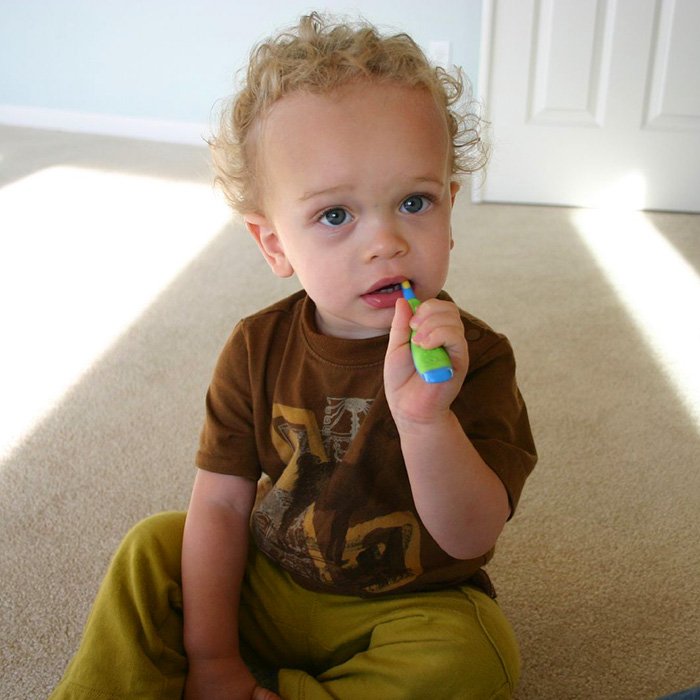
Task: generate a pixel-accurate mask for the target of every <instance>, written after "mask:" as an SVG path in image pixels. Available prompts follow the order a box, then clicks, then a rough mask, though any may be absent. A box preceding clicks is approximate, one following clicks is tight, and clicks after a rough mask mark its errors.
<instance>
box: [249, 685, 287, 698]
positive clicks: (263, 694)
mask: <svg viewBox="0 0 700 700" xmlns="http://www.w3.org/2000/svg"><path fill="white" fill-rule="evenodd" d="M251 700H282V699H281V698H280V696H279V695H277V693H273V692H272V691H271V690H268V689H267V688H263V687H262V686H259V685H258V686H256V687H255V690H254V691H253V697H252V698H251Z"/></svg>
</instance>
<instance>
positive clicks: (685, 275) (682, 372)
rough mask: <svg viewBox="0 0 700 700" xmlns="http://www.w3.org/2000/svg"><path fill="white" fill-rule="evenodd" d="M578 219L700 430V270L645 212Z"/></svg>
mask: <svg viewBox="0 0 700 700" xmlns="http://www.w3.org/2000/svg"><path fill="white" fill-rule="evenodd" d="M573 220H574V224H575V226H576V228H577V230H578V231H579V233H580V235H581V238H582V239H583V241H584V242H585V244H586V246H587V247H588V249H589V250H590V252H591V253H592V254H593V256H594V258H595V260H596V261H597V262H598V264H599V266H600V267H601V269H602V270H603V272H604V273H605V275H606V277H607V278H608V280H609V281H610V284H611V285H612V286H613V288H614V289H615V291H616V292H617V295H618V297H619V298H620V300H621V301H622V303H623V304H624V306H625V309H626V310H627V312H628V313H629V315H630V317H631V318H632V319H633V320H634V323H635V324H636V326H637V328H638V330H639V332H640V334H641V336H642V337H643V338H644V341H645V342H646V344H647V346H648V347H649V349H650V350H651V352H652V354H653V356H654V358H655V359H656V361H657V362H658V364H659V366H660V368H661V370H662V371H663V372H664V374H666V376H667V377H668V378H669V380H670V381H671V383H672V384H673V386H674V387H675V390H676V393H677V395H678V396H679V398H680V399H681V400H682V402H683V404H684V406H685V408H686V410H687V411H688V413H689V414H690V415H691V417H692V418H693V420H694V421H695V423H696V425H697V426H698V427H699V428H700V362H699V361H698V358H700V321H698V309H700V277H698V274H697V272H696V271H695V269H694V268H693V267H692V265H690V264H689V263H688V262H687V261H686V260H685V259H684V258H683V256H682V255H681V254H680V253H679V252H678V251H677V250H676V249H675V248H674V247H673V245H671V243H669V241H668V240H667V239H666V238H665V237H664V236H663V234H662V233H661V232H659V230H658V229H657V228H656V227H655V226H654V225H653V223H652V222H651V221H650V220H649V218H648V217H647V216H646V215H645V214H644V213H643V212H640V211H629V210H616V209H582V210H577V211H575V212H574V214H573ZM639 381H640V382H643V381H644V378H643V377H640V378H639Z"/></svg>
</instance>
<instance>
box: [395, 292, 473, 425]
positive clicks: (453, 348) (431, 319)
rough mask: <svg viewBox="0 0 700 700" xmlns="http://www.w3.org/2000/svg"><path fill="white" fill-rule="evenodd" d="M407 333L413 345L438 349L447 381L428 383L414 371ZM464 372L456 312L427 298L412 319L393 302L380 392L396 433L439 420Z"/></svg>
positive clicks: (408, 311)
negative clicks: (445, 361)
mask: <svg viewBox="0 0 700 700" xmlns="http://www.w3.org/2000/svg"><path fill="white" fill-rule="evenodd" d="M412 328H413V330H415V331H416V334H415V336H414V342H417V343H418V345H421V346H423V347H425V348H436V347H440V346H444V348H445V349H446V350H447V352H448V354H449V356H450V360H451V361H452V367H453V369H454V376H453V377H452V379H450V380H449V381H447V382H441V383H439V384H429V383H427V382H426V381H424V380H423V379H422V378H421V376H420V375H419V374H418V373H417V372H416V369H415V367H414V365H413V358H412V356H411V347H410V335H411V329H412ZM468 368H469V350H468V347H467V341H466V339H465V338H464V326H463V325H462V319H461V317H460V314H459V309H458V308H457V307H456V306H455V305H454V304H453V303H452V302H449V301H443V300H440V299H429V300H427V301H425V302H423V303H422V304H421V305H420V306H419V307H418V310H417V311H416V313H415V315H413V314H412V312H411V307H410V306H409V305H408V302H407V301H406V300H405V299H399V300H398V301H397V302H396V308H395V311H394V320H393V322H392V324H391V331H390V334H389V347H388V348H387V352H386V359H385V362H384V388H385V391H386V398H387V402H388V403H389V409H390V410H391V414H392V416H393V417H394V421H395V422H396V424H397V426H398V427H399V430H400V429H401V427H402V426H404V425H410V424H411V423H414V424H415V423H420V424H425V423H430V422H432V421H435V420H440V419H441V418H442V417H443V416H444V414H445V413H446V412H447V411H449V409H450V406H451V404H452V402H453V401H454V399H455V397H456V396H457V394H458V393H459V390H460V388H461V386H462V383H463V382H464V378H465V377H466V375H467V369H468Z"/></svg>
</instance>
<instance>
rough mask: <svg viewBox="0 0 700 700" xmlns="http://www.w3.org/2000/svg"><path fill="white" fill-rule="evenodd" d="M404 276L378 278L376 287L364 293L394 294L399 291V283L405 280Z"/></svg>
mask: <svg viewBox="0 0 700 700" xmlns="http://www.w3.org/2000/svg"><path fill="white" fill-rule="evenodd" d="M405 279H406V278H405V277H401V278H400V279H398V278H393V279H391V280H380V281H379V282H378V283H377V286H376V287H373V288H372V289H370V290H369V291H368V292H365V294H395V293H396V292H400V291H401V283H402V282H403V281H404V280H405ZM409 281H410V280H409Z"/></svg>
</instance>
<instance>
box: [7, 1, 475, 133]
mask: <svg viewBox="0 0 700 700" xmlns="http://www.w3.org/2000/svg"><path fill="white" fill-rule="evenodd" d="M481 3H482V0H433V1H432V2H426V0H402V1H401V2H396V1H395V0H357V1H356V2H355V3H353V4H349V3H346V2H342V1H341V0H329V1H328V2H326V4H325V5H323V6H313V5H309V4H307V3H304V2H300V1H299V0H245V1H242V0H196V1H195V0H146V1H143V0H140V1H139V0H99V1H98V0H0V122H5V123H24V124H27V125H32V126H43V127H54V128H67V129H75V130H85V131H96V132H106V133H123V134H127V135H128V134H131V135H136V136H145V137H149V136H150V137H154V138H163V139H164V140H176V141H177V140H184V141H188V140H194V141H196V140H198V138H199V133H201V132H202V125H206V124H208V123H209V122H210V115H211V110H212V108H213V107H214V105H215V102H216V100H217V99H219V98H221V97H225V96H226V95H227V94H229V93H230V92H231V89H232V85H233V75H234V73H235V71H236V70H237V69H238V68H240V67H241V66H242V65H243V64H244V63H245V59H246V56H247V54H248V51H249V49H250V47H251V45H252V44H253V43H254V42H255V41H257V40H259V39H261V38H263V37H265V36H267V35H268V34H270V33H271V32H273V31H274V30H275V29H277V28H279V27H282V26H287V25H289V24H291V23H293V22H294V21H295V20H296V18H297V17H298V16H299V15H300V14H302V13H304V12H308V11H309V10H311V9H321V10H323V9H327V10H330V11H332V12H336V13H337V12H340V13H344V14H349V15H351V16H356V15H357V14H358V13H359V14H362V15H363V16H364V17H366V18H367V19H369V20H370V21H372V22H374V23H375V24H378V25H380V26H382V27H384V28H391V29H395V30H399V31H406V32H408V33H409V34H411V35H412V36H413V37H414V39H416V41H417V42H418V43H419V44H421V46H423V48H424V49H426V50H428V49H429V47H430V42H431V41H449V42H450V44H451V48H452V62H453V63H455V64H457V65H461V66H462V67H463V68H464V70H465V71H466V72H467V74H468V75H469V76H470V78H471V79H472V81H473V82H474V83H476V78H477V73H478V60H479V42H480V21H481Z"/></svg>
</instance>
